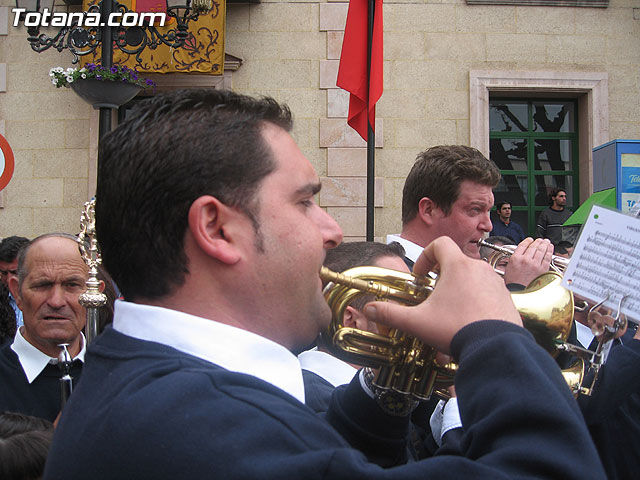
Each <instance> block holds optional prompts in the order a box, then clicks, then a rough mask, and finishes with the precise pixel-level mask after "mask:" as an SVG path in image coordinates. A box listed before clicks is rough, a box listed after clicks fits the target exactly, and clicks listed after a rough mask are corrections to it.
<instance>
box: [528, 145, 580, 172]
mask: <svg viewBox="0 0 640 480" xmlns="http://www.w3.org/2000/svg"><path fill="white" fill-rule="evenodd" d="M534 145H535V146H534V155H535V169H536V170H554V171H560V172H562V171H568V170H573V167H572V165H573V162H572V155H571V140H557V139H538V140H535V143H534Z"/></svg>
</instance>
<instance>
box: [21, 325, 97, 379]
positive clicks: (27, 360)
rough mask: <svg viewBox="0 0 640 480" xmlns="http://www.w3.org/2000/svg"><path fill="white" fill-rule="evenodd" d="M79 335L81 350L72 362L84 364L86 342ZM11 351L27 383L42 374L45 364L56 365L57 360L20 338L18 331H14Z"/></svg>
mask: <svg viewBox="0 0 640 480" xmlns="http://www.w3.org/2000/svg"><path fill="white" fill-rule="evenodd" d="M80 335H81V336H82V338H81V339H80V341H81V342H82V348H81V349H80V353H78V355H76V356H75V357H74V358H73V360H80V361H81V362H83V363H84V354H85V352H86V343H87V342H86V341H85V338H84V335H82V332H80ZM11 350H13V351H14V352H16V355H18V360H19V361H20V365H22V369H23V370H24V373H25V375H26V376H27V380H28V382H29V383H31V382H33V381H34V380H35V379H36V377H37V376H38V375H40V374H41V373H42V371H43V370H44V368H45V367H46V366H47V364H49V363H52V364H54V365H55V364H56V363H58V359H57V358H53V357H50V356H49V355H47V354H46V353H43V352H41V351H40V350H38V349H37V348H36V347H34V346H33V345H31V344H30V343H29V342H27V340H26V339H25V338H24V337H23V336H22V333H21V332H20V329H18V330H17V331H16V336H15V338H14V340H13V343H12V344H11Z"/></svg>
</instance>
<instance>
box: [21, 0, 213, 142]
mask: <svg viewBox="0 0 640 480" xmlns="http://www.w3.org/2000/svg"><path fill="white" fill-rule="evenodd" d="M166 4H167V11H166V14H167V16H169V17H172V18H174V19H175V20H176V24H175V27H174V28H171V29H169V30H167V31H166V32H165V33H161V32H160V31H159V30H158V29H157V28H156V27H155V26H154V25H153V23H149V24H144V25H141V26H138V25H136V26H122V25H120V26H109V20H110V18H111V14H112V13H114V12H116V13H120V14H123V15H124V14H126V13H129V12H130V10H129V9H128V8H127V7H126V6H125V5H122V4H121V3H118V2H117V1H116V0H101V1H100V2H99V3H98V4H97V5H92V6H91V7H89V8H88V9H87V11H86V12H83V13H82V15H83V16H84V17H83V19H86V18H87V17H88V14H91V15H98V16H99V18H100V22H99V23H100V26H90V25H87V23H89V24H90V23H92V22H86V21H83V20H82V19H78V18H76V17H73V20H72V21H71V22H70V23H69V25H68V26H67V25H65V26H62V27H60V29H59V30H58V32H57V33H56V34H55V35H54V36H52V37H50V36H48V35H46V34H44V33H40V25H39V24H38V25H28V26H27V34H28V37H27V40H28V41H29V43H30V44H31V48H32V49H33V50H34V51H36V52H38V53H40V52H43V51H45V50H48V49H49V48H51V47H53V48H55V49H56V50H58V51H59V52H62V51H63V50H69V51H70V52H71V53H72V54H73V60H72V63H74V64H75V63H78V60H79V58H80V57H81V56H84V55H89V54H91V53H93V52H95V51H96V49H97V48H98V47H102V59H101V62H102V66H103V67H104V68H106V69H109V68H111V67H112V65H113V48H114V46H115V47H116V48H117V49H119V50H121V51H122V52H124V53H127V54H130V55H135V56H136V59H137V60H140V54H141V53H142V51H143V50H144V49H146V48H150V49H155V48H157V47H158V46H160V45H167V46H169V47H171V48H180V47H182V46H183V45H184V43H185V41H186V39H187V38H188V36H189V33H188V24H189V22H190V21H192V20H196V19H197V18H198V16H199V15H201V14H204V13H207V12H208V11H210V10H211V7H212V5H213V3H212V0H166ZM53 6H54V0H16V7H17V8H18V9H23V10H24V13H25V14H29V13H39V14H44V12H52V11H53ZM120 18H122V17H120ZM99 125H100V126H99V134H98V135H99V139H102V137H103V136H104V135H105V134H106V133H108V132H109V131H111V107H100V124H99Z"/></svg>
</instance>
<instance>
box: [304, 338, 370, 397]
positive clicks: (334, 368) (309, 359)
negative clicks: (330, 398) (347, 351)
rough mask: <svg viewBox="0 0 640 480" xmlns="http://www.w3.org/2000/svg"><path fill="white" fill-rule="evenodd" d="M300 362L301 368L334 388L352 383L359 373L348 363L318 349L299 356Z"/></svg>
mask: <svg viewBox="0 0 640 480" xmlns="http://www.w3.org/2000/svg"><path fill="white" fill-rule="evenodd" d="M298 360H300V366H301V367H302V368H303V370H308V371H310V372H312V373H315V374H316V375H318V376H320V377H322V378H324V379H325V380H326V381H327V382H329V383H330V384H331V385H333V386H334V387H338V386H340V385H344V384H346V383H349V382H351V380H352V379H353V376H354V375H355V374H356V372H357V371H358V370H357V369H356V368H354V367H352V366H351V365H349V364H348V363H346V362H343V361H342V360H340V359H338V358H336V357H334V356H332V355H329V354H328V353H325V352H321V351H319V350H318V349H317V347H316V348H313V349H311V350H307V351H306V352H302V353H301V354H300V355H298Z"/></svg>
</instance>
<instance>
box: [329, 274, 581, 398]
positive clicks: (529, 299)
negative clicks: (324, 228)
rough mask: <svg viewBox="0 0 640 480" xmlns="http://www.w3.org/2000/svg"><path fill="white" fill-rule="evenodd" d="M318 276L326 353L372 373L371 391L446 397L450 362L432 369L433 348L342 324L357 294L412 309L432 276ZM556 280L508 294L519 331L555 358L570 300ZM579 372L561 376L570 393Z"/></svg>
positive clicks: (567, 326) (400, 335)
mask: <svg viewBox="0 0 640 480" xmlns="http://www.w3.org/2000/svg"><path fill="white" fill-rule="evenodd" d="M320 277H321V278H322V279H323V281H325V282H331V283H329V284H327V286H326V287H325V289H324V297H325V299H326V300H327V303H328V304H329V307H330V308H331V312H332V319H331V324H330V325H329V327H328V328H327V330H326V332H324V335H325V336H326V338H327V340H329V341H327V342H326V343H327V344H328V345H329V348H330V349H331V350H332V353H334V354H335V355H336V356H337V357H340V358H342V359H344V360H347V361H351V362H354V363H357V364H359V365H363V366H368V367H374V368H378V369H379V373H378V376H377V378H376V380H375V382H374V384H375V386H376V387H379V388H383V389H392V390H394V391H397V392H400V393H403V394H406V395H409V396H410V397H412V398H415V399H418V400H426V399H429V398H430V397H431V395H432V394H433V393H435V394H436V395H437V396H439V397H442V398H448V397H449V395H448V393H447V392H446V389H447V387H449V386H451V385H452V384H453V379H454V376H455V372H456V370H457V365H456V364H455V363H449V364H447V365H440V364H438V363H437V362H436V359H435V357H436V353H437V352H436V351H435V349H433V348H432V347H430V346H428V345H425V344H424V343H423V342H421V341H419V340H418V339H416V338H415V337H412V336H410V335H407V334H405V333H404V332H401V331H399V330H396V329H392V330H391V331H390V332H389V335H381V334H377V333H372V332H367V331H364V330H359V329H355V328H348V327H345V326H344V324H343V321H342V319H343V316H344V311H345V309H346V307H347V306H348V305H349V304H350V303H351V301H352V300H353V299H354V298H355V297H357V296H359V295H372V296H374V297H375V298H376V299H377V300H393V301H396V302H398V303H401V304H403V305H417V304H419V303H421V302H422V301H423V300H425V299H426V298H427V297H428V296H429V295H430V294H431V292H432V291H433V289H434V287H435V285H436V282H437V275H436V274H432V275H429V276H425V277H421V276H417V275H414V274H411V273H404V272H398V271H395V270H390V269H386V268H380V267H356V268H351V269H349V270H346V271H345V272H343V273H336V272H333V271H331V270H329V269H327V268H326V267H323V268H322V269H321V270H320ZM432 277H433V278H432ZM560 281H561V276H560V275H558V274H557V273H554V272H549V273H545V274H543V275H541V276H539V277H538V278H536V279H535V280H534V281H533V282H532V283H531V284H530V285H529V286H528V287H527V288H526V289H525V290H523V291H521V292H515V293H512V294H511V298H512V299H513V301H514V303H515V305H516V308H517V309H518V312H519V313H520V316H521V317H522V320H523V324H524V326H525V328H527V329H528V330H529V331H530V332H531V333H532V334H533V336H534V337H535V338H536V341H537V342H538V343H539V344H540V345H541V346H542V347H543V348H545V349H546V350H547V351H549V353H551V354H552V355H556V354H557V352H558V345H560V344H564V343H565V341H566V339H567V337H568V335H569V332H570V330H571V323H572V321H573V295H572V294H571V292H570V291H568V290H566V289H565V288H562V287H561V286H560ZM583 373H584V368H582V369H580V370H578V369H576V368H572V369H570V371H567V372H565V379H566V380H567V383H568V384H569V386H570V387H571V389H572V391H574V392H577V391H579V390H580V385H581V383H582V376H583Z"/></svg>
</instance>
